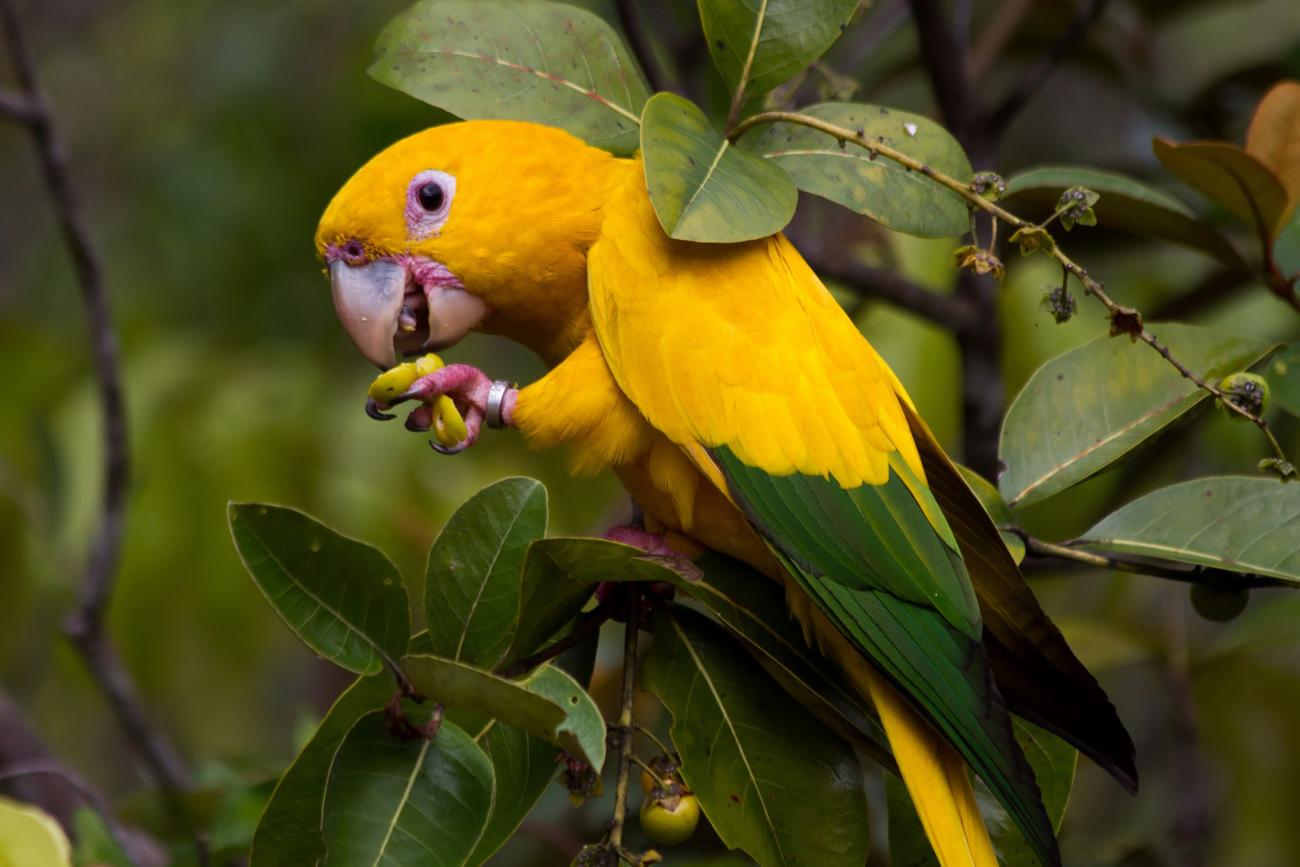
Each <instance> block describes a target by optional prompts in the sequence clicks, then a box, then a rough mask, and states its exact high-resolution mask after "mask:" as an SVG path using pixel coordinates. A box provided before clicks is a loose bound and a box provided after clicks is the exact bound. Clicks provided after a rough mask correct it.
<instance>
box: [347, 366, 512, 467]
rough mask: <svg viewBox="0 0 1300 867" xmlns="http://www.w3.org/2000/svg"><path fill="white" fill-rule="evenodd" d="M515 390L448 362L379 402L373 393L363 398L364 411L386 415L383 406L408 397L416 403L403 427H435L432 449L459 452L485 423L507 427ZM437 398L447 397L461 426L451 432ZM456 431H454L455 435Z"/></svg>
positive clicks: (483, 374) (479, 371) (469, 369)
mask: <svg viewBox="0 0 1300 867" xmlns="http://www.w3.org/2000/svg"><path fill="white" fill-rule="evenodd" d="M518 393H519V391H518V389H517V388H515V387H514V386H512V385H509V384H508V383H505V382H501V381H494V380H492V379H489V378H488V376H487V374H485V373H484V372H483V371H481V370H479V369H478V368H477V367H472V366H470V365H468V364H451V365H448V366H446V367H440V368H438V369H437V370H434V371H432V372H431V373H428V374H425V375H423V376H420V377H419V378H418V379H415V380H414V381H413V382H411V383H410V385H408V386H407V387H406V388H405V390H403V391H402V392H400V393H399V394H397V395H396V396H395V397H393V398H391V399H389V400H388V401H387V402H381V401H380V400H377V399H375V398H374V397H373V396H372V397H371V398H370V400H368V401H367V402H366V414H367V415H369V416H370V417H371V418H378V419H390V418H393V417H394V416H392V415H389V414H388V413H387V412H385V410H388V409H389V408H390V407H393V406H397V405H398V404H400V403H404V402H406V401H408V400H417V401H419V402H420V405H419V406H417V407H416V408H415V409H413V410H412V411H411V412H410V414H409V415H407V417H406V428H407V430H411V431H417V432H424V431H427V430H429V429H431V428H435V427H436V431H435V433H436V434H437V436H438V440H437V441H434V440H431V441H430V442H429V444H430V445H431V446H433V448H434V450H435V451H438V452H441V453H442V454H446V455H454V454H457V453H459V452H463V451H464V450H465V449H467V448H469V447H470V446H472V445H473V444H474V443H475V442H476V441H477V440H478V437H479V433H480V432H482V430H483V425H484V424H485V423H486V424H487V426H488V427H509V426H510V420H511V416H512V415H513V414H514V407H515V398H516V396H517V395H518ZM440 400H449V401H451V403H452V404H453V405H454V406H455V408H456V410H457V411H458V412H459V414H460V416H461V417H462V418H463V419H464V429H463V431H462V430H456V431H454V432H451V433H452V434H453V435H450V436H449V435H448V434H449V431H448V429H447V428H448V427H451V425H446V424H445V421H446V419H447V417H448V415H449V414H448V413H447V412H445V410H442V409H441V408H440V407H439V405H438V403H439V401H440ZM456 434H458V435H456Z"/></svg>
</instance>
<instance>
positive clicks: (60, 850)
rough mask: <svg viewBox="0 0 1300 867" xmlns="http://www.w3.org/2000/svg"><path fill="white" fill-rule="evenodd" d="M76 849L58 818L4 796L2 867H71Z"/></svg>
mask: <svg viewBox="0 0 1300 867" xmlns="http://www.w3.org/2000/svg"><path fill="white" fill-rule="evenodd" d="M71 864H72V847H71V846H70V845H69V844H68V838H67V835H65V834H64V833H63V829H62V828H61V827H59V823H58V822H56V821H55V820H54V817H53V816H51V815H49V814H48V813H46V812H44V811H43V810H39V809H37V808H36V807H30V806H28V805H27V804H22V803H19V802H18V801H13V800H10V799H9V798H3V797H0V865H4V867H27V865H32V867H35V865H40V867H71Z"/></svg>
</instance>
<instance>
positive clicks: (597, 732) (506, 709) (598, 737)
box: [402, 656, 605, 771]
mask: <svg viewBox="0 0 1300 867" xmlns="http://www.w3.org/2000/svg"><path fill="white" fill-rule="evenodd" d="M402 670H403V671H405V672H406V676H407V677H409V678H410V679H411V683H412V684H414V685H415V688H416V689H417V690H419V691H420V693H422V694H423V695H425V696H428V697H429V698H431V699H433V700H434V701H438V702H441V703H443V704H445V705H447V706H449V707H455V708H463V709H465V710H470V711H473V712H475V713H478V714H480V715H482V716H484V717H487V718H494V719H497V720H500V721H501V722H503V723H506V724H508V725H512V726H514V727H516V728H519V729H522V730H523V731H526V732H528V733H529V734H531V735H533V736H535V737H539V738H542V739H543V740H546V741H549V742H550V743H553V744H555V745H556V746H559V747H560V748H562V749H565V750H568V751H569V752H571V753H573V754H574V755H576V756H579V757H581V758H583V759H585V760H586V761H588V762H589V763H590V764H591V766H592V767H593V768H595V769H596V770H597V771H599V770H600V768H601V766H602V765H603V764H604V763H605V720H604V718H603V717H602V716H601V715H600V710H599V709H597V707H596V705H595V703H594V702H593V701H592V700H591V697H590V696H589V695H587V692H586V690H584V689H583V688H582V687H581V686H579V685H578V683H577V681H575V680H574V679H573V678H572V677H570V676H569V675H567V674H565V673H564V672H563V671H560V670H559V669H558V668H556V667H555V666H553V665H543V666H541V667H540V668H538V669H536V670H535V671H533V672H532V673H531V674H529V675H527V676H526V677H523V678H520V679H519V680H507V679H506V678H504V677H498V676H497V675H495V674H493V673H492V672H490V671H484V670H483V669H481V668H474V667H473V666H469V665H465V664H464V663H461V662H456V661H454V660H451V659H443V658H442V657H438V656H408V657H406V658H405V659H403V660H402Z"/></svg>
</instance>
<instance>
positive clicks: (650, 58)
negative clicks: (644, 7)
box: [618, 0, 668, 93]
mask: <svg viewBox="0 0 1300 867" xmlns="http://www.w3.org/2000/svg"><path fill="white" fill-rule="evenodd" d="M636 5H637V4H636V3H635V2H634V0H618V20H619V23H620V24H622V25H623V32H624V33H625V34H627V41H628V43H629V44H630V45H631V46H632V54H633V55H634V56H635V57H636V59H637V60H638V61H639V62H640V63H641V70H642V71H643V72H645V77H646V81H648V82H649V83H650V90H651V91H653V92H655V93H658V92H659V91H661V90H668V85H667V82H666V78H665V76H664V69H663V66H662V65H660V63H659V58H658V57H657V56H656V55H655V52H654V47H653V46H652V45H651V44H650V34H648V33H647V32H646V30H645V27H644V26H643V24H642V21H641V16H640V14H638V12H637V8H636Z"/></svg>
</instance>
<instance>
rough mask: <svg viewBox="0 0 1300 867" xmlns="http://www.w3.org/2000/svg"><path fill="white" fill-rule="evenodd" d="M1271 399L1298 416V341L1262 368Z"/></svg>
mask: <svg viewBox="0 0 1300 867" xmlns="http://www.w3.org/2000/svg"><path fill="white" fill-rule="evenodd" d="M1264 378H1265V379H1266V380H1268V386H1269V390H1270V392H1271V393H1272V395H1273V400H1274V401H1276V403H1277V405H1278V406H1280V407H1282V409H1284V410H1286V411H1287V412H1289V413H1291V415H1293V416H1295V417H1297V418H1300V343H1293V344H1291V345H1290V346H1288V347H1287V348H1286V349H1284V350H1282V351H1281V352H1279V353H1278V354H1277V355H1275V356H1273V358H1272V359H1271V360H1270V361H1269V363H1268V367H1266V368H1265V370H1264Z"/></svg>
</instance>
